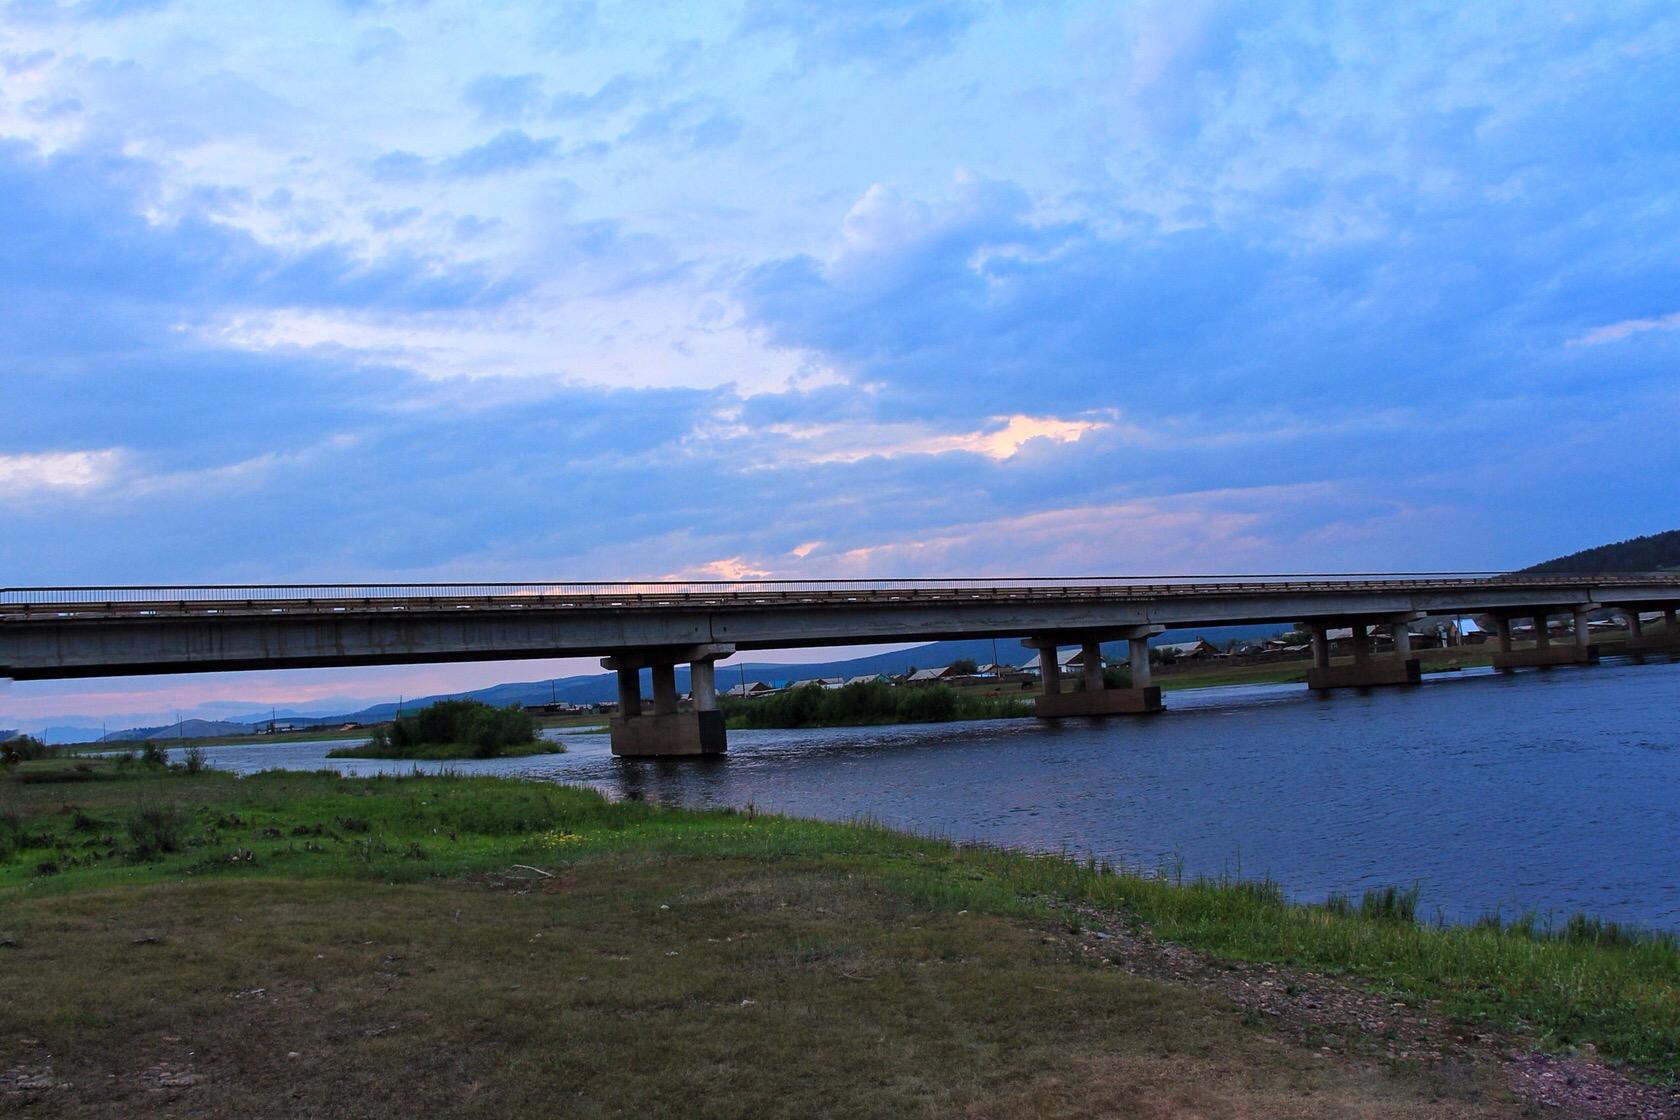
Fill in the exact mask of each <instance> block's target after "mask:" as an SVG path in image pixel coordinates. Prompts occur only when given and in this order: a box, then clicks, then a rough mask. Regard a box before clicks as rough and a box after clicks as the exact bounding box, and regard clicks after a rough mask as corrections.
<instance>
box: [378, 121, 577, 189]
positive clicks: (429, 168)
mask: <svg viewBox="0 0 1680 1120" xmlns="http://www.w3.org/2000/svg"><path fill="white" fill-rule="evenodd" d="M559 150H560V141H559V140H558V139H556V138H555V137H552V136H549V137H544V138H541V139H538V138H536V137H533V136H531V135H530V134H529V133H527V132H525V131H524V130H523V129H518V128H507V129H503V130H502V131H501V132H498V133H496V135H494V136H492V137H491V138H490V139H488V140H486V141H485V142H484V143H482V144H478V145H476V146H474V147H471V148H467V149H465V150H464V151H460V152H457V153H456V154H455V155H452V156H448V157H446V158H444V159H438V160H428V159H426V158H425V157H424V156H421V155H419V154H417V153H415V152H410V151H404V150H400V149H399V150H395V151H389V152H386V153H384V154H383V155H381V156H379V157H378V158H376V159H375V160H374V161H373V162H372V164H370V165H369V170H370V171H372V173H373V177H374V178H375V179H378V180H381V181H384V182H388V183H417V182H420V181H422V180H424V179H429V178H433V177H439V178H445V179H478V178H483V177H485V176H490V175H501V174H505V173H508V172H514V171H527V170H530V169H531V168H533V167H537V166H539V165H541V164H543V163H546V162H548V161H549V160H551V159H553V158H554V157H555V156H556V155H557V154H558V153H559Z"/></svg>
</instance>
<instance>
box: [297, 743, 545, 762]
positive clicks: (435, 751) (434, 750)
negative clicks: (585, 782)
mask: <svg viewBox="0 0 1680 1120" xmlns="http://www.w3.org/2000/svg"><path fill="white" fill-rule="evenodd" d="M565 753H566V748H565V745H564V744H561V743H555V742H550V741H548V740H543V739H537V740H534V741H532V742H529V743H514V744H512V745H510V746H505V747H496V748H493V749H492V750H491V752H490V753H489V754H486V753H485V748H483V747H477V746H474V745H472V744H471V743H417V744H413V745H409V746H402V747H397V746H386V747H380V746H378V745H377V744H375V743H362V744H358V745H357V746H354V747H334V748H333V749H332V750H330V751H328V752H327V757H328V758H387V759H396V760H398V761H408V760H411V759H430V760H444V761H453V760H457V759H472V758H529V757H530V756H531V755H537V754H565Z"/></svg>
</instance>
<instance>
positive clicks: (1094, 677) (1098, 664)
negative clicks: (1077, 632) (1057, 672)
mask: <svg viewBox="0 0 1680 1120" xmlns="http://www.w3.org/2000/svg"><path fill="white" fill-rule="evenodd" d="M1079 661H1080V667H1081V668H1083V669H1084V670H1085V691H1086V692H1101V691H1102V690H1103V664H1102V646H1100V645H1098V644H1097V643H1096V642H1082V643H1080V646H1079Z"/></svg>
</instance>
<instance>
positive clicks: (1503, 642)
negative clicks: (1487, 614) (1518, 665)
mask: <svg viewBox="0 0 1680 1120" xmlns="http://www.w3.org/2000/svg"><path fill="white" fill-rule="evenodd" d="M1493 636H1494V638H1495V639H1497V641H1498V645H1499V652H1500V653H1510V652H1511V620H1510V618H1508V617H1507V616H1505V615H1498V616H1497V617H1495V618H1494V620H1493Z"/></svg>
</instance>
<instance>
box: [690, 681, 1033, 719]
mask: <svg viewBox="0 0 1680 1120" xmlns="http://www.w3.org/2000/svg"><path fill="white" fill-rule="evenodd" d="M1032 713H1033V707H1032V697H1031V696H1023V695H1014V696H997V695H992V694H990V693H983V692H972V691H958V690H957V689H954V688H952V687H950V686H949V685H943V684H933V685H924V686H901V687H896V688H895V687H894V686H892V685H889V684H887V683H886V682H885V681H860V682H858V683H857V684H849V685H846V686H845V687H843V688H832V689H831V688H824V687H822V686H821V685H814V684H809V685H804V686H802V687H800V688H791V689H788V690H787V691H786V692H778V693H774V694H772V695H770V696H764V697H755V698H749V699H745V700H726V701H724V703H723V715H724V719H725V721H726V723H727V725H728V726H729V727H733V728H783V727H866V726H873V725H875V724H889V723H944V722H948V721H952V720H962V719H1010V718H1015V717H1020V716H1030V715H1032Z"/></svg>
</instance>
